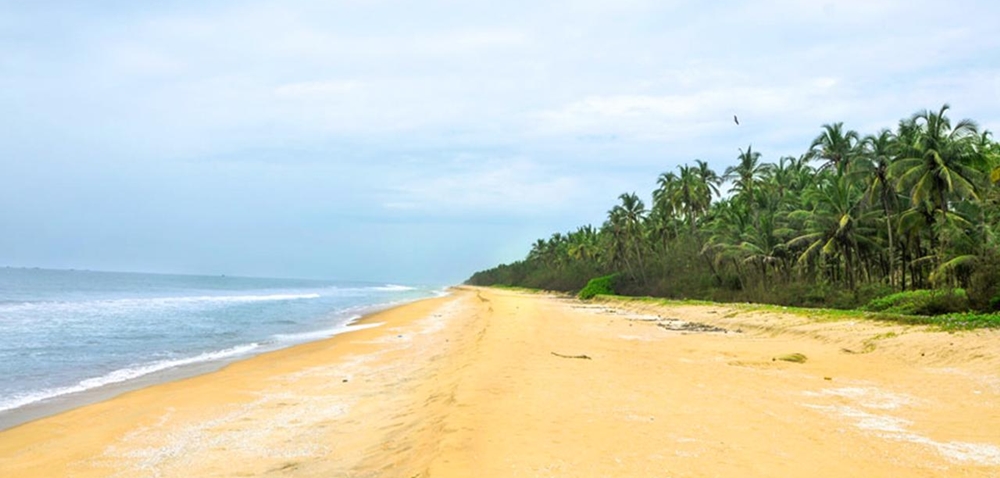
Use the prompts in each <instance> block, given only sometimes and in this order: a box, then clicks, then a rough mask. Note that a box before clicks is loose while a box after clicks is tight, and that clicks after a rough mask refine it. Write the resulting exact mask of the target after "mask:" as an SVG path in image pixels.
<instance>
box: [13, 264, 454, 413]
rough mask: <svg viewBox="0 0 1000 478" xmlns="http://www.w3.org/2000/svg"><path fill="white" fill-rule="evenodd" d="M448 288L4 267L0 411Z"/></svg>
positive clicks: (329, 328)
mask: <svg viewBox="0 0 1000 478" xmlns="http://www.w3.org/2000/svg"><path fill="white" fill-rule="evenodd" d="M443 293H444V292H443V291H442V289H441V288H432V287H413V286H404V285H398V284H372V283H362V282H337V281H316V280H295V279H264V278H245V277H226V276H185V275H163V274H139V273H117V272H91V271H63V270H44V269H23V268H18V269H15V268H0V419H2V418H3V415H11V414H16V413H17V412H18V410H19V409H23V408H31V407H38V406H39V405H44V404H45V403H46V402H54V401H63V402H71V399H72V397H73V396H74V395H78V394H85V393H87V392H91V391H94V390H100V389H101V388H108V387H114V386H119V387H120V386H122V385H127V384H128V383H129V382H131V381H136V380H141V379H145V380H149V379H150V378H152V377H155V376H156V375H158V374H159V375H165V374H167V373H169V372H175V373H176V372H178V371H183V370H184V369H185V368H191V369H193V368H194V367H196V366H202V367H205V366H208V365H211V364H213V363H225V362H227V361H232V360H235V359H239V358H244V357H248V356H251V355H255V354H259V353H262V352H266V351H269V350H275V349H278V348H283V347H287V346H290V345H294V344H297V343H303V342H308V341H312V340H318V339H322V338H325V337H330V336H332V335H335V334H337V333H340V332H343V331H346V330H348V329H349V324H350V323H351V322H352V321H354V320H356V319H357V318H359V317H361V315H363V314H365V313H368V312H372V311H375V310H378V309H381V308H385V307H388V306H391V305H395V304H398V303H403V302H408V301H412V300H416V299H420V298H425V297H431V296H434V295H442V294H443ZM3 422H4V421H3V420H0V428H2V425H3ZM7 422H10V420H7ZM11 423H14V422H11Z"/></svg>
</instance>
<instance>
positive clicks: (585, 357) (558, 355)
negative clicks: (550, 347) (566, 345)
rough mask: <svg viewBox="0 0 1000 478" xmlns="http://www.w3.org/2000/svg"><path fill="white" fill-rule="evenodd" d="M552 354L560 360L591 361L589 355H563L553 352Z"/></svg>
mask: <svg viewBox="0 0 1000 478" xmlns="http://www.w3.org/2000/svg"><path fill="white" fill-rule="evenodd" d="M551 354H552V355H555V356H556V357H559V358H568V359H584V360H590V357H589V356H587V355H563V354H557V353H555V352H551Z"/></svg>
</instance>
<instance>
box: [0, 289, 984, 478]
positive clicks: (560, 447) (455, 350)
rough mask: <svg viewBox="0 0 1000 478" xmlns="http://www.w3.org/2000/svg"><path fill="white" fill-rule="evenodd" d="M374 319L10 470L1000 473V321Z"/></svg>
mask: <svg viewBox="0 0 1000 478" xmlns="http://www.w3.org/2000/svg"><path fill="white" fill-rule="evenodd" d="M365 321H366V322H367V323H381V324H382V325H380V326H378V327H374V328H370V329H366V330H360V331H357V332H352V333H349V334H345V335H342V336H338V337H334V338H332V339H329V340H324V341H321V342H315V343H311V344H307V345H302V346H298V347H294V348H291V349H286V350H282V351H278V352H274V353H270V354H266V355H262V356H259V357H256V358H253V359H250V360H246V361H243V362H239V363H236V364H233V365H231V366H229V367H227V368H225V369H223V370H221V371H219V372H215V373H211V374H207V375H203V376H200V377H196V378H192V379H187V380H181V381H177V382H172V383H167V384H162V385H157V386H153V387H149V388H146V389H143V390H139V391H136V392H131V393H128V394H125V395H122V396H120V397H118V398H115V399H112V400H109V401H106V402H102V403H99V404H95V405H90V406H86V407H82V408H79V409H76V410H73V411H70V412H67V413H63V414H60V415H57V416H53V417H50V418H46V419H43V420H39V421H35V422H32V423H29V424H26V425H23V426H20V427H17V428H14V429H11V430H8V431H5V432H2V433H0V470H3V473H2V474H3V476H5V477H8V476H18V477H19V476H79V477H89V476H122V477H127V476H184V477H188V476H199V477H200V476H327V477H329V476H333V477H337V476H351V477H369V476H372V477H374V476H387V477H406V478H410V477H469V476H477V477H483V476H498V477H499V476H504V477H506V476H524V477H535V476H567V477H568V476H572V477H581V476H594V477H598V476H674V477H688V476H690V477H700V476H722V477H725V476H733V477H754V476H759V477H765V476H766V477H774V476H837V477H842V476H984V477H985V476H1000V431H998V430H1000V358H998V356H1000V353H998V352H1000V334H998V333H996V332H972V333H960V334H948V333H942V332H931V331H927V330H925V329H923V328H919V327H903V326H892V325H886V324H880V323H874V322H868V321H850V320H841V321H817V320H813V319H808V318H804V317H799V316H794V315H783V314H775V313H762V312H746V311H742V310H739V309H734V308H728V307H723V306H678V307H662V306H661V307H656V306H651V305H648V304H643V303H596V304H584V303H580V302H577V301H574V300H569V299H562V298H557V297H551V296H545V295H538V294H523V293H515V292H510V291H502V290H493V289H470V288H464V289H461V290H457V291H456V292H455V293H454V294H453V295H452V296H450V297H445V298H440V299H431V300H426V301H421V302H417V303H414V304H410V305H406V306H402V307H399V308H396V309H392V310H389V311H386V312H383V313H380V314H375V315H373V316H371V317H368V318H366V319H365ZM793 354H798V355H797V356H795V357H793Z"/></svg>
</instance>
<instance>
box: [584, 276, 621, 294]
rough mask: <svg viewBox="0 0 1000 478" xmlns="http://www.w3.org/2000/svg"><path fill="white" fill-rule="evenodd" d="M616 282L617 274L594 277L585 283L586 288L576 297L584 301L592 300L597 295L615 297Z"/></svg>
mask: <svg viewBox="0 0 1000 478" xmlns="http://www.w3.org/2000/svg"><path fill="white" fill-rule="evenodd" d="M616 282H618V274H611V275H606V276H601V277H595V278H593V279H590V281H589V282H587V286H586V287H584V288H583V290H581V291H580V293H579V294H577V296H578V297H579V298H581V299H584V300H586V299H593V298H594V297H595V296H598V295H615V283H616Z"/></svg>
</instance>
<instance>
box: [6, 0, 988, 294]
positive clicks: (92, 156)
mask: <svg viewBox="0 0 1000 478" xmlns="http://www.w3.org/2000/svg"><path fill="white" fill-rule="evenodd" d="M949 5H951V6H950V7H949V8H942V5H941V4H940V3H938V2H929V1H919V2H916V3H914V2H902V1H897V0H876V1H864V2H862V1H857V0H851V1H839V2H807V3H803V2H792V1H785V0H782V1H773V2H728V1H727V2H720V3H717V4H712V5H705V4H703V3H700V2H683V1H676V2H653V1H644V0H635V1H624V2H623V1H617V2H599V1H577V2H547V3H544V4H537V3H535V2H513V3H511V2H506V3H502V4H497V3H494V2H460V3H456V2H447V1H427V2H420V3H419V4H417V3H413V4H404V5H399V4H395V3H387V2H334V3H331V2H325V1H318V0H292V1H287V2H274V1H266V0H262V1H250V2H224V1H214V2H194V1H188V0H176V1H166V2H157V3H155V4H148V3H144V2H143V3H135V2H118V1H114V2H94V3H87V4H82V3H79V2H69V1H64V0H58V1H37V2H3V3H0V86H2V88H0V107H2V109H3V111H4V112H5V113H6V114H5V115H3V120H2V123H0V167H2V171H3V173H2V174H0V223H2V224H4V233H3V234H0V264H3V265H9V266H15V267H42V268H51V269H92V270H106V271H132V272H152V273H174V274H178V273H180V274H196V275H198V274H200V275H219V274H226V275H233V276H247V277H291V278H304V279H310V278H313V279H336V280H363V281H376V282H400V283H440V284H445V283H457V282H461V281H462V280H464V279H465V278H467V277H468V276H469V275H470V274H471V273H472V272H474V271H476V270H479V269H483V268H487V267H491V266H493V265H495V264H497V263H499V262H509V261H512V260H516V259H519V258H522V257H523V256H524V255H525V254H526V253H527V252H528V250H529V248H530V245H531V243H532V241H533V240H534V239H536V238H540V237H548V236H549V235H550V234H551V233H553V232H556V231H564V230H566V229H569V228H573V227H576V226H578V225H581V224H586V223H592V224H595V225H599V224H600V223H601V222H602V220H603V219H604V216H605V213H606V211H607V210H608V209H609V208H610V207H611V206H612V205H613V204H614V202H615V198H616V197H617V196H618V195H619V194H620V193H623V192H632V191H636V192H638V193H639V194H640V195H641V196H642V197H643V198H647V200H648V195H649V192H650V191H651V190H652V189H653V188H654V186H655V180H656V176H657V175H658V174H659V173H661V172H664V171H669V170H676V166H677V165H679V164H684V163H689V162H691V161H693V160H694V159H701V160H704V161H707V162H708V163H709V164H710V165H711V166H712V167H713V168H714V169H716V170H717V171H719V172H721V171H722V170H723V169H724V168H725V167H726V166H727V165H730V164H732V163H733V162H734V160H735V158H736V155H737V153H738V148H745V147H746V146H747V145H748V144H753V147H754V150H756V151H760V152H762V153H763V160H764V161H767V162H770V161H776V160H777V159H778V158H779V157H781V156H785V155H798V154H801V153H802V152H804V151H805V149H806V148H807V147H808V144H809V142H810V141H811V140H812V139H813V138H814V137H815V136H816V135H817V134H819V132H820V129H821V126H822V125H823V124H824V123H833V122H841V121H842V122H844V124H845V127H847V128H850V129H855V130H857V131H859V132H860V133H862V134H867V133H874V132H875V131H876V130H877V129H878V128H883V127H890V128H891V127H894V126H895V125H896V123H897V121H898V120H899V119H900V118H903V117H907V116H909V115H911V114H912V113H914V112H915V111H917V110H921V109H937V108H940V106H941V105H942V104H944V103H949V104H950V105H951V107H952V109H951V110H950V112H949V115H950V116H951V117H952V118H953V120H958V119H961V118H971V119H974V120H976V121H978V122H979V124H980V126H981V127H982V128H984V129H989V130H996V129H997V128H1000V108H997V105H1000V61H998V58H997V55H996V53H995V52H996V51H998V49H997V47H998V46H1000V45H998V44H1000V38H998V37H997V36H996V35H995V34H994V33H995V28H996V27H995V22H996V19H997V18H1000V6H997V5H996V4H994V3H991V2H985V1H968V2H959V3H957V4H949ZM733 115H738V116H739V118H740V123H741V124H740V125H739V126H737V125H735V124H734V122H733Z"/></svg>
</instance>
